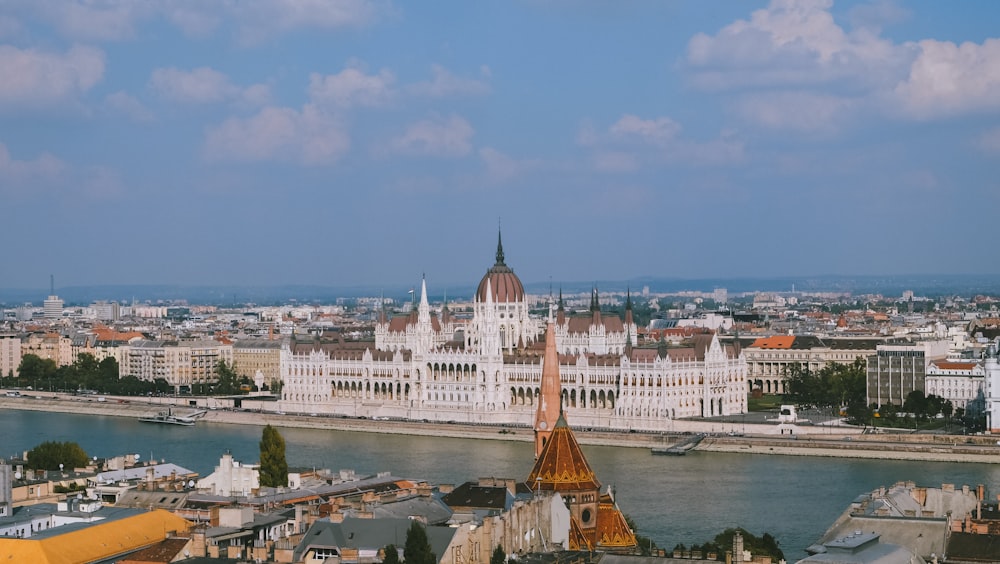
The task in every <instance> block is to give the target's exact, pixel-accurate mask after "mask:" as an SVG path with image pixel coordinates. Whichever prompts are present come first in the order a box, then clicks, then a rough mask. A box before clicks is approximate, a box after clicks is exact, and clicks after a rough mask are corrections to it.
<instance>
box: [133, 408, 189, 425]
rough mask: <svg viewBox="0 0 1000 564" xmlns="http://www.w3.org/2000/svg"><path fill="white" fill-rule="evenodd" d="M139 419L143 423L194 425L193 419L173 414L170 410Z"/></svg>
mask: <svg viewBox="0 0 1000 564" xmlns="http://www.w3.org/2000/svg"><path fill="white" fill-rule="evenodd" d="M139 421H142V422H143V423H165V424H167V425H183V426H185V427H190V426H192V425H194V422H195V420H194V419H192V418H190V417H183V416H180V415H174V414H173V411H172V410H169V409H168V410H167V411H161V412H159V413H157V414H156V415H154V416H152V417H140V418H139Z"/></svg>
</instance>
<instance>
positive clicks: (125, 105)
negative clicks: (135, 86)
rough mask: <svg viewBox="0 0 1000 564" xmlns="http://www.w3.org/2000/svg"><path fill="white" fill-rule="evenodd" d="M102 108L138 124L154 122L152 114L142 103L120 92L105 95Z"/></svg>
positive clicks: (154, 118)
mask: <svg viewBox="0 0 1000 564" xmlns="http://www.w3.org/2000/svg"><path fill="white" fill-rule="evenodd" d="M104 106H105V107H106V108H108V109H109V110H111V111H113V112H115V113H120V114H124V115H126V116H128V118H129V119H131V120H132V121H136V122H139V123H149V122H152V121H155V120H156V117H155V116H154V115H153V112H151V111H149V109H148V108H146V106H144V105H142V102H140V101H139V100H136V99H135V97H133V96H131V95H129V94H128V93H126V92H124V91H122V90H119V91H118V92H115V93H114V94H109V95H107V96H106V97H105V98H104Z"/></svg>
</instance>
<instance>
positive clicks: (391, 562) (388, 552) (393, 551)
mask: <svg viewBox="0 0 1000 564" xmlns="http://www.w3.org/2000/svg"><path fill="white" fill-rule="evenodd" d="M382 552H383V556H382V564H401V563H400V561H399V549H397V548H396V545H394V544H388V545H386V547H385V548H383V549H382Z"/></svg>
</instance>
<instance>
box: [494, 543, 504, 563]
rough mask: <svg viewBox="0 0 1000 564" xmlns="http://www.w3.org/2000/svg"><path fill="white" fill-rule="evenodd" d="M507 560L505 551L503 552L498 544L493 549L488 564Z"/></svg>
mask: <svg viewBox="0 0 1000 564" xmlns="http://www.w3.org/2000/svg"><path fill="white" fill-rule="evenodd" d="M506 561H507V553H506V552H504V550H503V547H502V546H500V545H499V544H498V545H497V547H496V548H494V549H493V554H492V555H491V556H490V564H504V562H506Z"/></svg>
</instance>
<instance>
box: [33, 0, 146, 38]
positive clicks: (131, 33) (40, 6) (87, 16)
mask: <svg viewBox="0 0 1000 564" xmlns="http://www.w3.org/2000/svg"><path fill="white" fill-rule="evenodd" d="M21 4H22V5H27V6H29V8H28V10H27V11H28V12H29V13H31V14H32V15H34V16H35V17H38V18H40V19H41V20H43V21H46V22H48V23H49V24H51V25H52V26H53V27H54V28H55V29H56V30H58V31H59V32H60V33H61V34H62V35H63V36H64V37H69V38H72V39H82V40H87V41H94V40H97V41H115V40H123V39H132V38H134V37H135V36H136V24H137V23H138V22H139V20H141V19H144V18H148V17H150V16H152V15H153V14H155V12H156V8H157V5H158V2H155V1H152V2H135V1H132V0H68V1H67V0H31V1H23V2H21Z"/></svg>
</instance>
